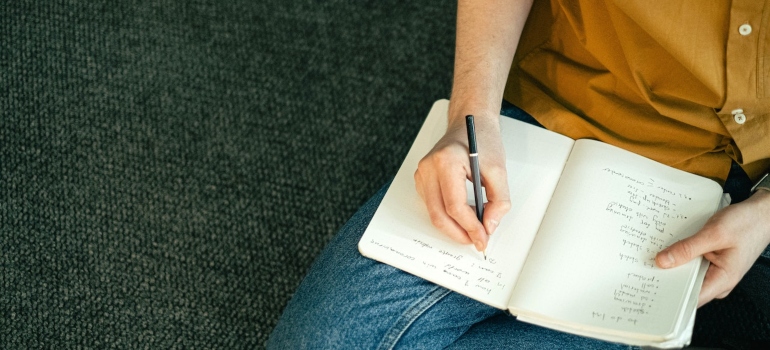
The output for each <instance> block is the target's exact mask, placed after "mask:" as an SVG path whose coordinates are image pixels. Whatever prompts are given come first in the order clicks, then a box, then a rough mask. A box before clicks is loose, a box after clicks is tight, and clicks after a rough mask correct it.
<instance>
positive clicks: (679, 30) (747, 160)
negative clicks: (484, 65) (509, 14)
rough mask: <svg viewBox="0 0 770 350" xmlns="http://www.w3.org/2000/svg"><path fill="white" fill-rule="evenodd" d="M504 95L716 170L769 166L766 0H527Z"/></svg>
mask: <svg viewBox="0 0 770 350" xmlns="http://www.w3.org/2000/svg"><path fill="white" fill-rule="evenodd" d="M505 99H506V100H508V101H509V102H511V103H513V104H515V105H517V106H519V107H521V108H522V109H524V110H525V111H527V112H528V113H530V114H531V115H532V116H533V117H535V119H537V120H538V121H539V122H540V123H542V124H543V125H544V126H545V127H546V128H548V129H550V130H554V131H556V132H559V133H562V134H565V135H567V136H569V137H572V138H574V139H577V138H592V139H598V140H601V141H604V142H607V143H610V144H614V145H618V146H620V147H622V148H625V149H628V150H630V151H633V152H636V153H638V154H641V155H643V156H646V157H648V158H652V159H654V160H657V161H659V162H662V163H665V164H668V165H671V166H674V167H676V168H679V169H683V170H685V171H689V172H692V173H696V174H700V175H703V176H706V177H709V178H712V179H715V180H717V181H722V180H724V179H725V178H726V177H727V174H728V172H729V169H730V163H731V159H734V160H735V161H737V162H738V163H739V164H741V165H742V166H743V168H744V170H746V172H747V173H748V174H749V176H750V177H752V179H756V178H757V177H759V176H760V175H761V174H763V173H764V172H766V171H768V170H770V1H763V0H733V1H726V0H689V1H688V0H669V1H663V0H661V1H650V0H614V1H613V0H606V1H600V0H584V1H574V0H552V1H550V2H549V1H543V0H535V3H534V5H533V8H532V11H531V13H530V16H529V18H528V20H527V24H526V25H525V28H524V32H523V34H522V38H521V41H520V42H519V48H518V50H517V54H516V57H515V58H514V63H513V67H512V69H511V73H510V76H509V78H508V84H507V86H506V89H505Z"/></svg>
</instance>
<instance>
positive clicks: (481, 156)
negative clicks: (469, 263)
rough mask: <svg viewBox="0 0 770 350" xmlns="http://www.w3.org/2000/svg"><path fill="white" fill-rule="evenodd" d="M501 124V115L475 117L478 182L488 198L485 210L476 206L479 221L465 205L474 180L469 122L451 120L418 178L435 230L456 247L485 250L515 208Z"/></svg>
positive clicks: (461, 119)
mask: <svg viewBox="0 0 770 350" xmlns="http://www.w3.org/2000/svg"><path fill="white" fill-rule="evenodd" d="M498 118H499V115H498V114H497V113H486V114H476V117H475V119H474V121H475V125H474V126H475V136H476V141H477V144H478V149H479V150H480V151H481V152H479V153H478V158H477V160H478V162H479V175H480V176H476V178H477V179H479V182H480V184H482V183H483V185H484V186H485V189H486V194H487V203H486V206H484V204H483V202H481V201H478V202H477V203H481V205H480V206H481V208H479V209H480V210H483V212H482V213H481V215H480V216H479V215H477V214H478V213H476V212H475V210H474V209H473V208H472V207H471V206H470V205H468V202H467V193H466V186H465V183H466V179H468V180H470V179H472V178H473V175H472V170H471V163H470V159H469V144H468V134H467V128H466V123H465V122H466V119H465V118H462V117H459V116H457V117H455V118H451V119H450V121H449V127H448V128H447V132H446V133H445V134H444V136H443V137H442V138H441V139H440V140H439V141H438V142H437V143H436V145H435V146H434V147H433V149H432V150H431V151H430V152H429V153H428V154H427V155H426V156H425V157H424V158H423V159H422V160H421V161H420V163H419V165H418V168H417V171H416V172H415V175H414V176H415V184H416V187H417V192H418V193H419V194H420V197H421V198H422V200H423V201H424V202H425V204H426V206H427V208H428V212H429V214H430V218H431V222H432V223H433V225H434V226H436V227H437V228H438V229H440V230H441V231H442V232H444V233H445V234H446V235H448V236H449V237H451V238H452V239H454V240H455V241H457V242H460V243H464V244H468V243H473V244H474V246H475V247H476V249H477V250H478V251H484V250H485V249H486V247H487V242H488V240H489V235H490V234H492V233H493V232H494V231H495V229H496V228H497V226H498V225H499V222H500V220H501V219H502V217H503V215H505V213H507V212H508V210H509V209H510V206H511V204H510V196H509V191H508V181H507V173H506V169H505V154H504V150H503V146H502V141H501V138H500V124H499V119H498ZM480 184H479V185H480ZM479 189H480V186H479ZM477 207H479V205H477ZM480 218H481V219H480Z"/></svg>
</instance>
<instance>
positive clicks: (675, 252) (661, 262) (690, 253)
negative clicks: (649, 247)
mask: <svg viewBox="0 0 770 350" xmlns="http://www.w3.org/2000/svg"><path fill="white" fill-rule="evenodd" d="M714 242H715V240H711V239H708V238H707V236H706V235H705V234H704V232H703V231H700V232H698V233H696V234H695V235H693V236H690V237H688V238H685V239H683V240H681V241H679V242H676V243H674V244H672V245H671V246H669V247H668V248H666V249H663V250H662V251H661V252H659V253H658V255H656V256H655V263H656V264H657V265H658V267H660V268H664V269H669V268H672V267H677V266H679V265H682V264H685V263H687V262H688V261H690V260H692V259H695V258H696V257H698V256H701V255H703V254H705V253H708V252H712V251H714V250H717V249H718V247H717V246H716V244H715V243H714Z"/></svg>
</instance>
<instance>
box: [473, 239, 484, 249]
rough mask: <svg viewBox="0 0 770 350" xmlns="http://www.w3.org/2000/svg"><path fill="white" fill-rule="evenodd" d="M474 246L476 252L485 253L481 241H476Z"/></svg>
mask: <svg viewBox="0 0 770 350" xmlns="http://www.w3.org/2000/svg"><path fill="white" fill-rule="evenodd" d="M473 245H475V246H476V250H478V251H483V250H484V246H483V245H482V244H481V241H475V242H473Z"/></svg>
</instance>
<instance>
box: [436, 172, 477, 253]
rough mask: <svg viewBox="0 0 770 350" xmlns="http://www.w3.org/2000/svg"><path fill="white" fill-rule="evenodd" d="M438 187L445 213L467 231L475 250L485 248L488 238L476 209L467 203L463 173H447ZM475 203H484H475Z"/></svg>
mask: <svg viewBox="0 0 770 350" xmlns="http://www.w3.org/2000/svg"><path fill="white" fill-rule="evenodd" d="M440 187H441V195H442V197H443V199H444V208H446V213H447V214H448V215H449V217H451V218H452V219H454V221H455V222H456V223H457V224H459V225H460V226H461V227H462V229H464V230H465V232H467V235H468V237H470V240H471V241H472V242H473V245H474V246H476V250H478V251H483V250H484V249H486V247H487V240H488V239H489V238H488V236H487V232H486V230H485V229H484V226H483V225H482V224H481V222H480V221H479V219H478V217H476V211H475V210H474V209H473V208H471V206H470V205H468V202H467V198H468V194H467V190H466V187H465V174H464V173H462V174H461V173H460V172H459V171H458V172H457V173H456V174H447V177H446V178H445V179H444V180H443V181H441V182H440ZM477 205H484V204H483V203H477Z"/></svg>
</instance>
